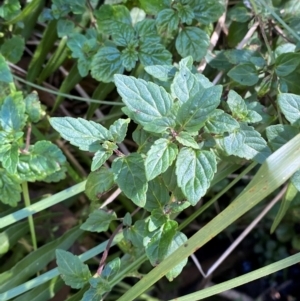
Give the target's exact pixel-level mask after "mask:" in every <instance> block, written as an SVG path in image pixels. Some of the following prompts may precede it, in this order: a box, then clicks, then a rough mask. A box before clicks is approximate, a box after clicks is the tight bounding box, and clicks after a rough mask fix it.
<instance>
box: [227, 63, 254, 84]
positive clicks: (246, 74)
mask: <svg viewBox="0 0 300 301" xmlns="http://www.w3.org/2000/svg"><path fill="white" fill-rule="evenodd" d="M227 75H228V76H229V77H230V78H231V79H233V80H234V81H235V82H237V83H239V84H240V85H243V86H253V85H255V84H256V83H257V82H258V80H259V78H258V73H257V70H256V68H255V66H254V65H253V64H251V63H244V64H239V65H237V66H235V67H233V68H232V69H231V70H230V71H229V72H228V73H227Z"/></svg>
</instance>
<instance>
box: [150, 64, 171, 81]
mask: <svg viewBox="0 0 300 301" xmlns="http://www.w3.org/2000/svg"><path fill="white" fill-rule="evenodd" d="M176 70H177V69H176V68H175V67H173V66H169V65H154V66H146V67H145V71H146V72H147V73H148V74H150V75H151V76H153V77H154V78H157V79H159V80H161V81H168V80H170V79H172V78H173V77H174V75H175V73H176Z"/></svg>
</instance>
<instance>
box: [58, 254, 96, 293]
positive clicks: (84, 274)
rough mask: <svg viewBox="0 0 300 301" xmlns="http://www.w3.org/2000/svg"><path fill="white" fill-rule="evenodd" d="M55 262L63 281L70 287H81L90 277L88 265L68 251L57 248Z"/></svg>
mask: <svg viewBox="0 0 300 301" xmlns="http://www.w3.org/2000/svg"><path fill="white" fill-rule="evenodd" d="M56 262H57V268H58V271H59V273H60V274H61V277H62V278H63V280H64V282H65V283H66V284H67V285H69V286H71V287H72V288H76V289H79V288H82V287H83V286H84V285H85V284H86V283H88V281H89V279H90V278H91V277H92V275H91V272H90V270H89V268H88V266H87V265H86V264H84V263H82V262H81V261H80V259H79V258H78V256H76V255H73V254H72V253H70V252H67V251H64V250H60V249H57V250H56Z"/></svg>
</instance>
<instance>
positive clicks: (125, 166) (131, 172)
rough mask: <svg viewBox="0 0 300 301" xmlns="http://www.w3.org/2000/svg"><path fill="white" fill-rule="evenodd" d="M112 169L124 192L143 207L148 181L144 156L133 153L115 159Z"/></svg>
mask: <svg viewBox="0 0 300 301" xmlns="http://www.w3.org/2000/svg"><path fill="white" fill-rule="evenodd" d="M112 171H113V173H114V175H115V181H116V183H117V184H118V185H119V187H120V189H121V190H122V192H123V193H124V194H125V195H126V196H127V197H128V198H129V199H131V200H132V201H133V202H134V203H135V204H136V205H137V206H140V207H143V206H144V205H145V203H146V192H147V188H148V183H147V179H146V173H145V165H144V160H143V158H142V156H141V155H140V154H137V153H133V154H130V155H128V156H126V157H125V156H124V157H119V158H117V159H115V160H114V161H113V164H112Z"/></svg>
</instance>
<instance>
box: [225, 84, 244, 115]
mask: <svg viewBox="0 0 300 301" xmlns="http://www.w3.org/2000/svg"><path fill="white" fill-rule="evenodd" d="M227 104H228V106H229V109H230V111H231V112H232V115H233V117H235V118H238V119H242V118H243V117H245V116H246V115H247V113H248V109H247V106H246V103H245V101H244V99H243V98H242V97H241V96H240V95H239V94H237V93H236V92H235V91H233V90H230V91H229V94H228V100H227Z"/></svg>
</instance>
